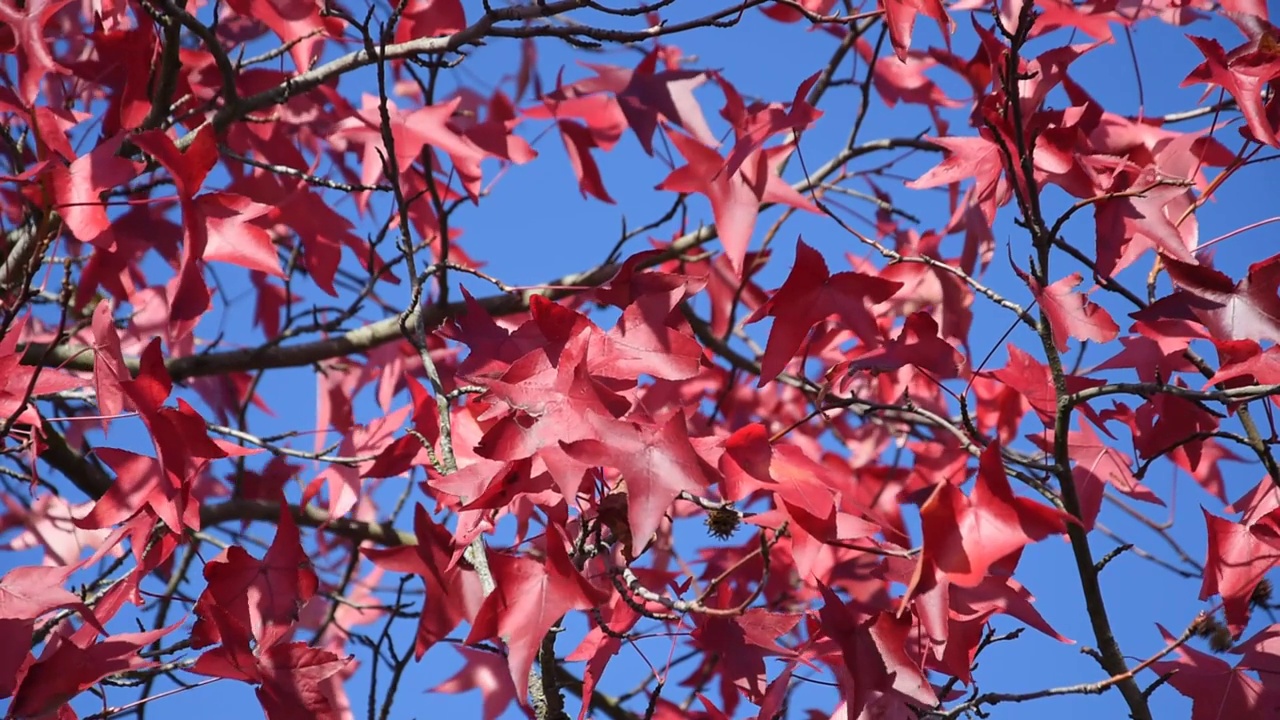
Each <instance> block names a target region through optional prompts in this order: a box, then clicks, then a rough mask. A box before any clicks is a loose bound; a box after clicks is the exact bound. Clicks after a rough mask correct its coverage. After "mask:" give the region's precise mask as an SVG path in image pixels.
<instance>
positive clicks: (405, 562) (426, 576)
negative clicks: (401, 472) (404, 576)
mask: <svg viewBox="0 0 1280 720" xmlns="http://www.w3.org/2000/svg"><path fill="white" fill-rule="evenodd" d="M413 530H414V535H415V536H416V537H417V538H418V544H417V545H416V546H413V547H398V548H366V549H363V550H362V551H361V552H362V553H363V554H364V556H365V557H367V558H369V559H370V560H371V561H373V564H374V565H377V566H378V567H381V568H385V569H387V570H390V571H392V572H398V573H413V574H415V575H419V576H421V577H422V581H423V583H424V584H425V585H426V591H427V592H426V600H425V607H423V608H422V609H421V614H420V615H419V616H418V633H417V638H416V640H415V641H414V646H413V651H414V654H415V656H416V657H417V658H418V659H419V660H421V659H422V656H423V655H424V654H425V653H426V652H427V650H429V649H430V648H431V646H432V645H434V644H436V643H437V642H439V641H440V640H441V639H443V638H444V637H446V636H448V634H449V633H451V632H453V630H454V628H456V627H458V625H459V624H460V623H461V622H462V621H464V620H469V619H471V618H472V617H474V616H475V613H476V611H477V610H478V609H479V607H480V601H481V598H482V597H483V592H482V591H481V588H480V579H479V578H478V577H477V576H476V574H475V572H473V571H471V570H470V569H466V568H464V567H462V566H461V565H454V566H452V567H450V564H451V562H452V559H453V557H454V555H455V550H456V548H455V546H454V542H453V536H452V535H451V534H450V533H449V531H448V530H447V529H446V528H444V527H443V526H441V525H438V524H436V522H435V521H434V520H432V519H431V515H430V514H428V513H427V510H426V508H424V507H423V506H422V505H421V504H419V505H418V506H417V507H415V508H414V513H413Z"/></svg>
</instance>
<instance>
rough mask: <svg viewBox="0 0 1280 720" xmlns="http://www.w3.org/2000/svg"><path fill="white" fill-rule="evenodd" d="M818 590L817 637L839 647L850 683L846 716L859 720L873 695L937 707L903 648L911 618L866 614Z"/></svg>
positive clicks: (930, 689)
mask: <svg viewBox="0 0 1280 720" xmlns="http://www.w3.org/2000/svg"><path fill="white" fill-rule="evenodd" d="M819 589H820V590H821V591H822V597H823V600H824V601H825V602H824V603H823V605H822V607H821V608H820V609H819V610H818V614H819V617H821V618H822V632H823V634H825V635H826V636H827V637H829V638H831V639H832V640H834V641H835V642H836V644H837V645H838V646H839V648H840V655H841V659H843V661H844V664H845V667H846V669H847V670H848V672H849V676H850V677H851V679H852V681H853V689H852V691H851V692H848V693H847V694H846V696H845V701H846V702H847V703H848V716H849V717H860V716H861V713H862V711H863V709H864V708H866V707H867V705H868V703H869V702H870V701H871V700H872V699H873V698H874V697H875V695H876V693H886V694H901V695H905V696H906V697H908V698H911V699H912V700H914V701H916V702H918V703H919V704H921V705H923V706H924V707H933V706H934V705H936V704H937V702H938V699H937V696H936V695H935V694H934V692H933V687H932V686H931V685H930V684H929V680H928V678H927V677H926V676H925V673H924V668H923V667H921V664H920V663H919V662H917V661H915V660H913V659H912V658H911V657H910V656H909V655H908V654H907V651H906V649H905V646H906V645H907V636H908V635H909V634H910V632H911V623H912V620H911V618H909V617H903V618H895V617H894V616H893V614H892V613H879V614H876V615H867V614H864V613H863V612H860V611H857V610H853V609H851V608H850V607H849V606H846V605H845V604H844V603H843V602H842V601H841V600H840V598H839V597H837V596H836V594H835V593H834V592H832V591H831V589H830V588H828V587H827V586H825V585H821V584H820V585H819Z"/></svg>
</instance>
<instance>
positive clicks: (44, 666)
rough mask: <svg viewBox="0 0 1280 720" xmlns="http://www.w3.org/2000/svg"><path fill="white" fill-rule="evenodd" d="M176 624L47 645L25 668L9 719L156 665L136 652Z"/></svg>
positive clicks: (53, 707)
mask: <svg viewBox="0 0 1280 720" xmlns="http://www.w3.org/2000/svg"><path fill="white" fill-rule="evenodd" d="M176 627H177V624H175V625H172V626H170V627H166V628H159V629H156V630H150V631H147V632H137V633H122V634H117V635H112V636H111V637H110V638H107V639H106V640H103V641H102V642H89V643H86V644H85V645H83V646H82V645H80V644H78V643H77V642H76V639H74V638H71V639H59V640H58V641H55V642H53V643H51V644H50V645H48V646H46V650H45V652H44V653H43V654H42V655H41V657H40V660H39V661H38V662H36V663H35V664H34V665H32V666H31V667H30V668H28V669H27V671H26V675H25V677H23V679H22V686H21V687H19V688H18V692H17V694H16V695H15V696H14V698H13V703H12V704H11V705H10V706H9V717H15V718H34V717H40V716H43V715H44V714H45V713H48V712H53V711H55V710H57V709H58V707H60V706H62V705H63V704H64V703H66V702H68V701H69V700H71V699H72V698H73V697H75V696H76V695H79V694H80V693H82V692H84V691H85V690H88V689H89V688H90V687H93V686H94V685H96V684H97V683H98V681H100V680H102V679H103V678H105V677H107V676H110V675H116V674H119V673H124V672H127V671H130V670H141V669H145V668H148V667H151V666H153V665H155V664H156V662H155V661H154V660H147V659H145V658H142V657H140V656H139V655H138V651H139V650H141V649H142V648H144V647H146V646H147V645H150V644H151V643H153V642H155V641H156V640H159V639H160V638H162V637H164V636H165V635H167V634H169V633H170V632H172V631H173V630H174V629H175V628H176Z"/></svg>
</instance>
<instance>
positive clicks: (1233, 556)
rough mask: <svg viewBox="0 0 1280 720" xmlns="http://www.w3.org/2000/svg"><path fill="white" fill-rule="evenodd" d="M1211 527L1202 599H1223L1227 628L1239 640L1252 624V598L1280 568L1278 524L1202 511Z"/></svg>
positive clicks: (1202, 584) (1202, 509)
mask: <svg viewBox="0 0 1280 720" xmlns="http://www.w3.org/2000/svg"><path fill="white" fill-rule="evenodd" d="M1201 511H1202V512H1204V522H1205V525H1207V526H1208V532H1209V543H1208V549H1207V550H1206V553H1205V562H1204V582H1203V583H1201V585H1200V599H1201V600H1205V599H1208V598H1209V597H1212V596H1213V595H1221V596H1222V607H1223V613H1224V614H1225V615H1226V618H1227V627H1229V628H1230V629H1231V632H1232V634H1233V635H1236V636H1238V635H1239V634H1240V632H1241V631H1242V630H1244V628H1245V625H1246V624H1247V623H1248V622H1249V596H1250V595H1251V594H1252V593H1253V589H1254V588H1255V587H1257V585H1258V583H1259V582H1261V581H1262V578H1263V577H1264V576H1266V574H1267V573H1268V572H1269V571H1270V570H1271V568H1273V567H1275V566H1276V565H1277V564H1280V535H1278V534H1277V532H1276V527H1275V520H1274V519H1272V518H1263V519H1261V520H1259V521H1257V522H1254V523H1244V522H1239V523H1236V522H1231V521H1230V520H1226V519H1224V518H1220V517H1217V516H1215V515H1212V514H1210V513H1209V511H1208V510H1205V509H1204V508H1201Z"/></svg>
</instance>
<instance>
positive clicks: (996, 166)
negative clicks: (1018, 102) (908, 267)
mask: <svg viewBox="0 0 1280 720" xmlns="http://www.w3.org/2000/svg"><path fill="white" fill-rule="evenodd" d="M885 1H886V2H890V3H891V2H892V0H885ZM989 136H990V132H989V131H987V130H983V131H982V133H981V134H980V136H979V137H934V138H927V139H928V140H929V142H932V143H934V144H937V145H940V146H942V149H943V150H945V151H946V152H947V155H946V157H945V158H943V160H942V162H941V163H938V165H937V166H935V167H934V168H933V169H932V170H930V171H928V172H926V173H925V174H924V175H921V176H920V177H918V178H916V179H915V180H913V181H911V182H909V183H907V187H909V188H912V189H915V190H922V189H925V188H932V187H938V186H939V185H951V184H953V183H958V182H960V181H962V180H967V179H968V178H974V180H975V183H974V199H973V202H974V204H975V205H976V206H977V207H978V208H980V209H981V210H982V214H983V216H984V217H985V218H986V219H987V223H988V224H991V223H992V222H994V221H995V216H996V209H997V208H999V207H1002V206H1004V205H1005V203H1008V202H1009V198H1011V197H1013V188H1012V186H1011V185H1010V184H1009V182H1008V180H1006V179H1005V177H1004V154H1003V152H1002V151H1001V150H1000V145H999V144H997V143H995V142H993V141H992V140H990V139H989Z"/></svg>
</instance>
